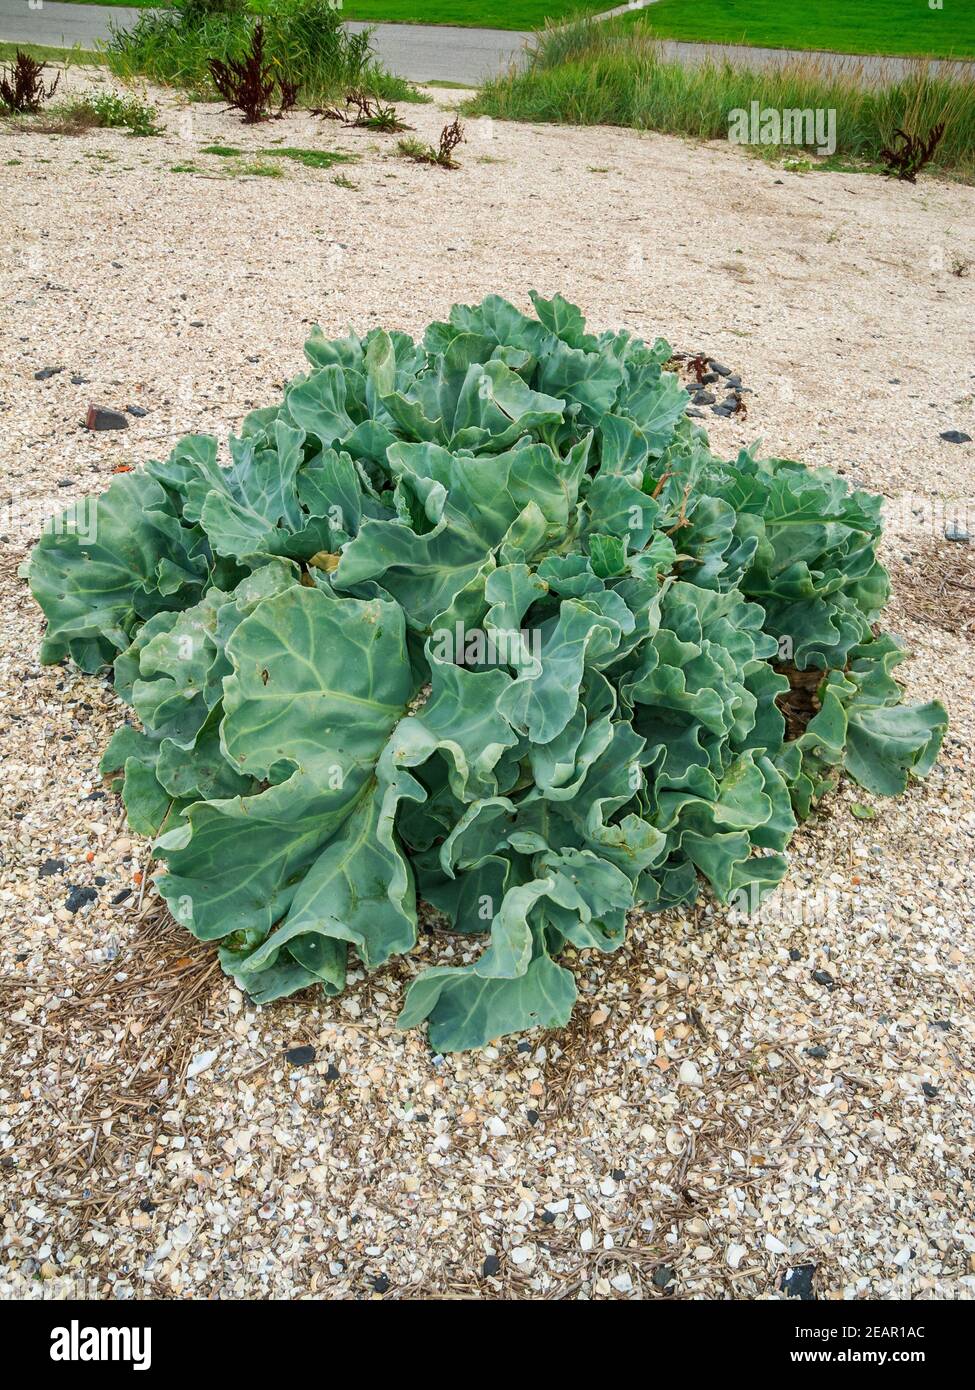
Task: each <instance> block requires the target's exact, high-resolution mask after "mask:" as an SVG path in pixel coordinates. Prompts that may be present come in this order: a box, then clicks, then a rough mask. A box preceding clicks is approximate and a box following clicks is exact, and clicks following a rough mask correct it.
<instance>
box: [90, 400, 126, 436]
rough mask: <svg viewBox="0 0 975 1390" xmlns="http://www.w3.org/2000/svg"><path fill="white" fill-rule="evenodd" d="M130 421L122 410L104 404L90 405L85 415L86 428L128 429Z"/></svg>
mask: <svg viewBox="0 0 975 1390" xmlns="http://www.w3.org/2000/svg"><path fill="white" fill-rule="evenodd" d="M128 428H129V422H128V420H127V419H126V418H125V416H124V415H123V414H122V412H121V411H120V410H110V409H109V408H108V406H104V405H90V406H89V407H88V414H87V415H86V416H85V429H86V430H127V429H128Z"/></svg>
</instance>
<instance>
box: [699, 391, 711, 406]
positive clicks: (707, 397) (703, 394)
mask: <svg viewBox="0 0 975 1390" xmlns="http://www.w3.org/2000/svg"><path fill="white" fill-rule="evenodd" d="M714 402H715V396H714V394H713V393H712V392H711V391H698V393H697V395H696V396H695V397H694V404H695V405H714Z"/></svg>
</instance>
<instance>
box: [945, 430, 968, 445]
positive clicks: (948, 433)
mask: <svg viewBox="0 0 975 1390" xmlns="http://www.w3.org/2000/svg"><path fill="white" fill-rule="evenodd" d="M941 438H942V439H943V440H945V442H946V443H948V444H970V443H971V442H972V436H971V435H970V434H966V433H965V431H964V430H943V431H942V433H941Z"/></svg>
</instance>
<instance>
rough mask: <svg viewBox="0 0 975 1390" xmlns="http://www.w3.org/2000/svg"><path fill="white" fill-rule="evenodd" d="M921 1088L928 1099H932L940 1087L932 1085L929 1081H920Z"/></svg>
mask: <svg viewBox="0 0 975 1390" xmlns="http://www.w3.org/2000/svg"><path fill="white" fill-rule="evenodd" d="M921 1090H922V1091H923V1092H924V1094H925V1095H926V1096H927V1098H928V1100H934V1098H935V1096H936V1095H937V1094H938V1091H939V1090H940V1087H938V1086H932V1085H931V1082H930V1081H922V1082H921Z"/></svg>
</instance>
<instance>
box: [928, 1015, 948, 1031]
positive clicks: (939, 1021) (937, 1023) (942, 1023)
mask: <svg viewBox="0 0 975 1390" xmlns="http://www.w3.org/2000/svg"><path fill="white" fill-rule="evenodd" d="M952 1026H953V1025H952V1024H950V1023H949V1022H948V1020H947V1019H946V1018H936V1019H935V1020H934V1022H933V1023H932V1024H931V1027H932V1028H940V1029H941V1031H942V1033H950V1032H951V1029H952Z"/></svg>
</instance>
